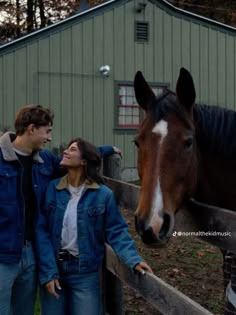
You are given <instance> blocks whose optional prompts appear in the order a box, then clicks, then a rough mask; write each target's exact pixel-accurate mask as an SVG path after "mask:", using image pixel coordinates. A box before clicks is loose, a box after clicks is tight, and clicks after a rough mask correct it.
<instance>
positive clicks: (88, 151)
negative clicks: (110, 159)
mask: <svg viewBox="0 0 236 315" xmlns="http://www.w3.org/2000/svg"><path fill="white" fill-rule="evenodd" d="M72 143H76V144H77V146H78V148H79V150H80V152H81V158H82V159H83V160H84V161H85V165H84V173H83V177H84V180H87V181H88V182H89V183H92V182H96V183H104V181H103V178H102V176H101V166H102V157H101V154H100V152H99V151H98V150H97V148H96V147H95V146H94V145H93V144H91V143H90V142H88V141H85V140H84V139H82V138H76V139H73V140H71V141H70V143H69V145H68V147H69V146H70V145H71V144H72Z"/></svg>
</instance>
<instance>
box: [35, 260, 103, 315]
mask: <svg viewBox="0 0 236 315" xmlns="http://www.w3.org/2000/svg"><path fill="white" fill-rule="evenodd" d="M59 273H60V280H59V282H60V286H61V288H62V289H61V290H57V293H58V294H59V295H60V297H59V299H56V298H55V297H54V296H53V295H51V294H50V293H48V292H47V290H46V288H45V286H41V288H40V297H41V315H52V314H57V315H101V314H102V302H101V293H100V292H101V290H100V279H99V272H94V273H85V274H80V273H79V263H78V260H68V261H66V260H64V261H62V262H59Z"/></svg>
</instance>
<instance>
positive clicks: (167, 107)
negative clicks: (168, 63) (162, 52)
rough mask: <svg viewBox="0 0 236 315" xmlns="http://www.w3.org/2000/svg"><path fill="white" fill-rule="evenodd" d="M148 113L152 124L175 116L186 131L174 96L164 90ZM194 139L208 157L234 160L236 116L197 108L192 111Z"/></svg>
mask: <svg viewBox="0 0 236 315" xmlns="http://www.w3.org/2000/svg"><path fill="white" fill-rule="evenodd" d="M157 103H158V106H155V105H154V106H152V107H151V112H152V114H151V115H152V117H153V119H154V120H155V122H157V121H159V120H161V119H163V118H164V117H165V116H166V115H167V114H168V113H171V112H172V113H173V112H174V113H175V114H176V115H177V116H178V117H179V118H180V119H181V121H182V122H183V123H184V124H185V125H186V127H187V128H188V127H189V126H190V123H189V121H188V118H187V116H186V113H185V112H184V111H183V110H182V109H181V107H180V106H178V104H177V103H176V95H175V93H173V92H171V91H169V90H167V91H166V92H165V93H164V94H162V95H161V96H159V97H158V98H156V100H155V104H157ZM193 114H194V122H195V127H196V139H197V142H198V145H199V147H201V148H202V149H203V150H205V151H208V152H209V153H210V154H217V155H218V156H224V157H227V158H236V112H234V111H232V110H228V109H224V108H221V107H218V106H209V105H198V104H195V105H194V108H193Z"/></svg>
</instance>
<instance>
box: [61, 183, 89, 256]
mask: <svg viewBox="0 0 236 315" xmlns="http://www.w3.org/2000/svg"><path fill="white" fill-rule="evenodd" d="M68 188H69V191H70V193H71V199H70V201H69V202H68V205H67V208H66V211H65V215H64V219H63V225H62V233H61V249H64V250H68V251H69V252H70V253H71V254H72V255H74V256H78V254H79V251H78V233H77V205H78V202H79V200H80V198H81V195H82V192H83V190H84V185H80V186H79V187H73V186H71V185H69V187H68Z"/></svg>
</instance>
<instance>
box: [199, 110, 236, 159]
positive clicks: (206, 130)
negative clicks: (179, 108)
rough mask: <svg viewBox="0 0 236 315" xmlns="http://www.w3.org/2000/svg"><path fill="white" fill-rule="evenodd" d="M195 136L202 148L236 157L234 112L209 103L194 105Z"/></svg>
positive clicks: (235, 117) (235, 118) (235, 116)
mask: <svg viewBox="0 0 236 315" xmlns="http://www.w3.org/2000/svg"><path fill="white" fill-rule="evenodd" d="M194 121H195V126H196V137H197V141H198V143H199V145H201V146H202V147H203V148H204V150H207V151H209V152H210V153H213V154H218V155H219V156H224V157H228V158H236V112H234V111H232V110H228V109H225V108H221V107H218V106H209V105H194Z"/></svg>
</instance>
